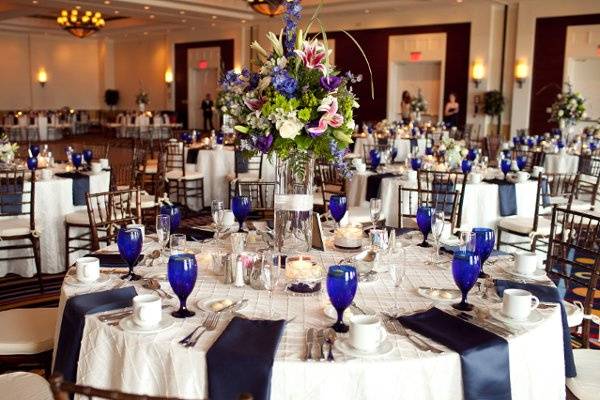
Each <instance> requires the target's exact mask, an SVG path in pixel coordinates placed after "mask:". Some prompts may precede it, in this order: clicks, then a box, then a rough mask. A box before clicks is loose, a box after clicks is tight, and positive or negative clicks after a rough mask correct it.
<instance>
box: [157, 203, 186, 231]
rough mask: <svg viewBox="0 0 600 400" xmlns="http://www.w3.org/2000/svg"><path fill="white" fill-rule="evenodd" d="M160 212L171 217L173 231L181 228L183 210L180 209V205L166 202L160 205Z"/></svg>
mask: <svg viewBox="0 0 600 400" xmlns="http://www.w3.org/2000/svg"><path fill="white" fill-rule="evenodd" d="M160 213H161V214H166V215H168V216H169V217H170V218H171V225H170V228H171V233H175V232H176V231H177V228H179V224H180V223H181V211H180V210H179V207H177V206H175V205H169V204H165V205H163V206H162V207H160Z"/></svg>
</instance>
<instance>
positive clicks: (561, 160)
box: [544, 153, 579, 174]
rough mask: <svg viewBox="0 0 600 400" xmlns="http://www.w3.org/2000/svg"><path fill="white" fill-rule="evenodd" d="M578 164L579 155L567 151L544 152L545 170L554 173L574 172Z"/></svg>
mask: <svg viewBox="0 0 600 400" xmlns="http://www.w3.org/2000/svg"><path fill="white" fill-rule="evenodd" d="M578 166H579V156H575V155H573V154H567V153H559V154H546V156H545V157H544V170H545V172H548V173H551V174H554V173H562V174H574V173H576V172H577V167H578Z"/></svg>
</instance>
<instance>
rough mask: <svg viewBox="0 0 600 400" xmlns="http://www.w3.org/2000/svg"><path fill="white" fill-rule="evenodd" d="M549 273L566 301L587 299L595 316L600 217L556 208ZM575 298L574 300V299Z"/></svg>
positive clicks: (586, 308)
mask: <svg viewBox="0 0 600 400" xmlns="http://www.w3.org/2000/svg"><path fill="white" fill-rule="evenodd" d="M546 272H547V273H548V276H549V277H550V278H551V279H552V280H553V281H554V283H555V284H556V285H557V287H558V290H559V292H560V293H561V295H562V297H563V298H565V297H567V298H566V300H571V301H573V300H578V299H581V298H583V301H582V303H583V312H584V315H591V313H592V311H593V308H594V299H595V298H596V297H598V293H599V290H600V286H599V285H600V282H599V279H598V278H599V276H600V215H599V214H591V213H584V212H579V211H573V210H568V209H566V208H561V207H556V208H555V209H554V210H553V212H552V228H551V231H550V238H549V241H548V258H547V259H546ZM570 296H572V298H570ZM590 322H591V321H590V320H589V319H587V318H584V320H583V331H582V339H583V340H582V342H583V345H584V346H585V347H589V337H590V325H591V323H590Z"/></svg>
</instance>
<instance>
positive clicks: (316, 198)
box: [313, 192, 323, 206]
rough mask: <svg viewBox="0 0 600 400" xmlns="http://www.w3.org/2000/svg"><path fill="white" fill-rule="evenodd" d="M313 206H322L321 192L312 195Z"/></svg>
mask: <svg viewBox="0 0 600 400" xmlns="http://www.w3.org/2000/svg"><path fill="white" fill-rule="evenodd" d="M313 204H314V205H317V206H322V205H323V193H321V192H314V193H313Z"/></svg>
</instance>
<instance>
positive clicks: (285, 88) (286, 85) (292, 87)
mask: <svg viewBox="0 0 600 400" xmlns="http://www.w3.org/2000/svg"><path fill="white" fill-rule="evenodd" d="M272 83H273V87H274V88H275V90H277V91H278V92H279V93H281V94H282V95H284V96H285V97H287V98H288V99H291V98H292V97H294V95H295V94H296V91H297V90H298V81H297V80H295V79H294V78H292V77H291V76H290V74H288V72H287V71H285V70H281V71H278V72H277V73H275V74H274V75H273V81H272Z"/></svg>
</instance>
